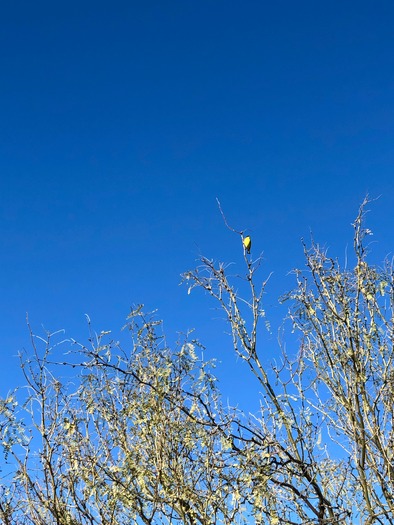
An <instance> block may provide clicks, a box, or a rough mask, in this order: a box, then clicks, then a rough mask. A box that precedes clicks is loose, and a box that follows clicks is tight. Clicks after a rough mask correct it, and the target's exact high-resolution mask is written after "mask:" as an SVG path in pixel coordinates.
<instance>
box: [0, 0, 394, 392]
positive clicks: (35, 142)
mask: <svg viewBox="0 0 394 525" xmlns="http://www.w3.org/2000/svg"><path fill="white" fill-rule="evenodd" d="M393 20H394V4H393V3H392V2H389V1H374V2H363V1H358V2H355V1H348V2H343V1H341V2H339V1H333V2H316V1H313V2H312V1H300V2H294V1H290V0H283V1H277V2H265V1H248V0H246V1H243V2H232V1H231V2H229V1H228V0H227V1H222V0H215V1H210V2H208V1H205V0H200V1H199V2H195V1H190V0H182V1H177V0H173V1H171V2H164V1H151V0H146V1H144V2H135V1H133V0H129V1H127V2H126V1H112V2H108V1H106V2H103V1H97V0H96V1H95V2H91V1H84V0H80V1H78V2H74V1H73V0H71V1H69V2H67V3H59V2H46V1H39V0H38V1H37V2H30V1H29V2H27V1H18V0H15V1H13V2H7V3H4V4H3V5H2V7H1V16H0V49H1V70H0V122H1V125H0V133H1V137H0V224H1V228H0V243H1V262H0V283H1V302H2V308H1V316H0V330H1V334H2V348H1V355H2V363H3V366H2V367H1V369H0V385H1V388H0V395H4V394H5V393H6V391H7V390H8V389H9V388H11V387H13V386H15V385H16V384H17V383H20V382H21V380H22V378H21V374H20V371H19V369H18V361H17V359H16V358H15V355H16V354H17V352H18V351H19V350H20V349H21V348H23V347H25V348H29V339H28V332H27V328H26V324H25V316H26V312H29V317H30V322H31V324H32V326H33V328H34V330H35V331H37V332H39V333H42V328H41V326H42V325H43V326H44V327H45V329H48V330H57V329H59V328H64V329H65V330H66V335H67V336H69V337H74V338H77V339H80V340H86V337H87V329H86V323H85V319H84V314H85V313H87V314H89V316H90V317H91V319H92V324H93V326H94V327H95V328H96V329H97V330H98V331H100V330H102V329H103V330H108V329H111V330H113V331H114V333H115V334H116V333H117V332H118V331H119V329H120V327H121V326H122V325H123V324H124V319H125V317H126V315H127V313H128V311H129V307H130V305H132V304H134V303H144V304H145V305H146V309H147V310H153V309H155V308H158V315H159V316H160V317H162V318H163V319H164V320H165V328H166V330H167V331H168V333H169V335H170V337H174V334H175V333H176V331H185V330H187V329H189V328H192V327H195V328H196V334H197V335H198V336H199V338H200V339H201V340H202V341H203V342H205V343H206V344H207V350H206V356H207V357H217V358H219V359H220V360H221V361H222V365H220V370H219V371H218V375H219V376H220V377H221V381H222V385H223V390H224V392H225V394H230V395H231V393H232V392H233V391H234V385H236V386H238V384H239V383H240V382H241V381H243V380H244V377H246V376H244V375H242V373H241V374H240V373H239V366H240V363H237V362H236V360H235V358H234V356H233V355H232V354H231V353H229V347H230V340H228V339H226V338H225V337H224V336H223V331H224V329H225V327H224V325H223V324H221V322H220V321H218V320H217V319H216V318H217V317H218V314H217V312H215V311H214V310H212V307H213V304H212V303H210V301H209V300H208V298H206V297H204V296H203V294H198V293H196V294H192V295H191V296H188V295H187V293H186V288H184V287H179V286H178V284H179V282H180V274H181V273H182V272H184V271H186V270H188V269H190V268H191V267H193V266H194V265H195V260H196V258H197V257H198V255H199V254H200V253H202V254H204V255H205V256H207V257H210V258H211V257H212V258H214V259H221V260H224V261H229V262H232V261H235V262H238V263H240V261H241V257H242V249H241V247H240V245H239V239H238V238H237V237H236V236H234V235H232V234H231V233H230V232H229V231H228V230H227V229H226V228H225V226H224V224H223V221H222V218H221V216H220V213H219V211H218V208H217V205H216V201H215V198H216V197H218V198H219V199H220V201H221V203H222V206H223V209H224V211H225V213H226V216H227V218H228V220H229V222H230V223H231V224H232V225H233V226H234V227H235V228H237V229H246V228H248V229H249V232H250V233H251V235H252V237H253V251H254V255H257V254H258V253H260V252H262V251H263V252H264V267H263V269H262V274H261V278H264V277H265V276H266V275H268V273H270V272H271V271H273V272H274V275H273V277H272V279H271V283H270V288H269V295H268V296H267V302H268V304H267V313H268V316H269V317H270V318H271V319H272V320H273V321H275V322H276V321H278V320H279V318H280V315H282V313H280V314H279V313H278V312H279V310H280V309H278V307H277V304H276V297H277V296H279V295H280V294H281V293H283V292H284V291H286V290H288V289H289V288H291V287H292V284H293V280H292V279H291V277H289V276H287V273H288V271H289V270H291V269H292V268H293V267H295V266H299V265H301V264H302V248H301V244H300V238H301V237H306V238H308V236H309V232H310V230H312V231H313V233H314V236H315V238H316V239H318V240H319V241H321V242H323V243H326V244H327V246H329V247H330V248H331V253H332V254H333V255H338V256H340V257H342V256H343V255H344V253H345V248H346V245H347V244H349V245H350V244H351V238H352V237H351V235H352V232H351V228H350V222H351V221H352V219H353V218H354V216H355V213H356V211H357V208H358V205H359V204H360V202H361V201H362V199H363V197H364V196H365V194H366V192H367V191H368V192H369V193H370V194H371V196H372V197H377V196H380V199H379V200H378V201H377V202H376V203H374V204H373V205H372V206H371V209H372V213H371V214H370V217H369V223H368V226H369V227H371V228H372V229H373V230H374V233H375V236H374V240H376V241H377V242H376V244H375V245H374V250H375V254H376V256H377V259H378V260H379V259H381V258H383V257H384V256H385V255H386V254H388V253H390V252H391V250H392V244H391V236H392V231H393V226H394V224H393V222H394V221H393V213H392V209H393V205H394V191H393V189H394V186H393V182H392V180H393V167H394V147H393V145H394V68H393V66H394V31H393ZM274 326H275V323H274ZM275 352H277V348H276V344H275V336H273V337H272V340H271V343H270V342H268V343H267V359H270V358H271V357H272V356H274V355H275ZM235 381H237V383H235ZM251 388H252V387H251ZM247 392H248V390H247V389H246V394H247Z"/></svg>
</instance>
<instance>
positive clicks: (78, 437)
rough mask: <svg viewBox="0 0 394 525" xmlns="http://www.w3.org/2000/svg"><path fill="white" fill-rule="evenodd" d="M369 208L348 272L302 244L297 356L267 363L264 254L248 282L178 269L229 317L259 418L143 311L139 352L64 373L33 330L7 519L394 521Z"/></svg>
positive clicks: (292, 315)
mask: <svg viewBox="0 0 394 525" xmlns="http://www.w3.org/2000/svg"><path fill="white" fill-rule="evenodd" d="M367 203H368V200H367V199H366V200H365V201H364V202H363V204H362V206H361V208H360V210H359V214H358V216H357V218H356V220H355V222H354V262H352V263H351V267H350V263H348V264H347V265H346V266H345V267H344V268H342V267H341V265H340V263H339V262H338V260H336V259H333V258H331V257H329V255H328V253H327V251H326V250H324V249H322V248H321V247H320V246H319V245H318V244H316V243H314V242H312V246H311V247H310V248H307V247H306V246H304V253H305V261H306V269H305V270H297V271H295V277H296V286H295V289H294V290H293V291H291V292H290V293H288V294H287V295H286V296H285V297H284V298H282V299H283V301H288V304H289V305H290V306H289V319H290V321H291V323H292V327H293V329H294V330H295V331H296V332H297V333H298V334H299V348H297V349H294V350H293V351H292V352H291V354H287V353H286V352H285V351H284V348H278V359H277V360H276V361H275V363H274V364H272V365H269V364H267V363H266V360H264V358H263V356H264V348H262V347H261V343H259V341H260V340H261V338H260V339H258V336H259V329H260V324H261V321H263V324H264V321H265V312H264V309H263V304H262V303H263V297H264V290H265V287H266V286H267V280H266V281H264V282H263V284H262V286H257V282H258V271H259V269H260V265H261V257H259V258H257V260H253V259H252V258H251V256H250V255H249V254H248V253H247V252H246V251H244V262H245V268H246V274H245V275H244V276H243V277H242V276H241V280H242V282H241V284H240V286H238V284H237V283H236V282H235V281H234V278H232V277H231V275H229V272H228V266H226V265H225V264H223V263H215V262H214V261H211V260H209V259H207V258H205V257H202V258H201V260H200V264H199V266H198V267H197V268H196V269H194V270H192V271H189V272H186V273H185V274H184V276H183V278H184V281H185V283H186V284H187V286H188V290H189V292H190V291H191V290H193V289H195V288H199V289H201V288H202V289H203V290H205V291H206V292H207V293H208V294H209V295H210V296H211V297H212V298H213V299H214V300H215V301H216V302H217V304H218V306H219V308H220V309H222V311H223V312H224V313H225V315H226V318H227V322H228V324H229V326H230V328H231V333H232V342H233V347H234V350H235V352H236V353H237V354H238V356H240V357H241V358H242V360H243V361H244V362H245V363H246V365H247V366H248V367H249V369H250V372H251V374H252V375H253V377H255V378H256V380H257V381H258V382H259V384H260V387H261V390H262V393H263V396H262V399H261V411H260V413H259V414H257V415H256V416H255V417H254V418H250V417H247V416H246V415H245V414H244V413H242V412H241V411H239V410H236V409H234V408H231V407H228V406H226V405H224V404H223V402H222V401H221V398H220V392H219V391H218V386H217V382H216V380H215V377H214V376H213V374H212V367H213V364H212V363H206V362H204V361H203V360H202V359H201V358H200V357H198V354H199V343H198V341H196V340H193V339H192V338H191V334H186V335H185V337H184V338H183V339H182V340H181V341H180V342H179V343H178V344H177V345H176V347H175V348H174V349H172V350H171V349H170V348H168V346H167V345H166V342H165V338H164V335H163V333H162V327H161V323H160V322H159V321H157V320H156V318H155V317H154V316H153V317H152V316H146V315H145V314H144V313H143V311H142V309H141V308H140V307H139V308H135V309H133V310H132V312H131V314H130V316H129V319H128V324H127V328H128V329H129V331H130V335H131V350H124V349H123V348H122V347H121V345H120V344H119V343H117V342H116V341H113V340H111V339H110V334H109V333H104V332H102V333H100V334H99V335H97V336H96V335H94V334H93V333H92V335H91V337H90V340H89V345H86V346H85V345H79V344H77V343H76V342H73V345H72V349H73V354H72V355H71V357H69V359H68V362H67V365H66V366H64V365H62V364H60V363H55V362H53V357H52V354H53V343H52V340H53V337H52V336H51V335H48V337H47V339H46V340H45V341H43V340H40V339H39V338H37V337H35V336H34V335H32V342H33V357H32V358H30V357H27V356H24V357H22V361H21V363H22V368H23V371H24V374H25V378H26V381H27V391H28V395H27V396H26V398H25V401H24V405H23V406H22V409H21V410H19V412H18V407H17V404H16V403H17V397H18V393H17V392H16V393H14V394H12V395H10V396H8V398H7V399H5V400H3V401H2V404H1V406H0V414H1V419H0V431H1V435H2V443H3V447H4V452H5V455H6V460H7V462H8V464H7V467H6V470H7V472H5V473H4V476H5V480H4V483H3V490H2V492H1V493H0V520H1V523H4V524H9V523H21V524H30V523H34V524H41V523H42V524H44V523H45V524H46V523H56V524H59V525H66V524H90V525H93V524H103V525H104V524H105V525H107V524H108V525H109V524H111V525H117V524H123V523H130V522H136V523H144V524H152V525H155V524H161V523H185V524H190V525H198V524H201V525H208V524H210V525H211V524H212V525H213V524H219V523H224V524H230V523H242V522H244V523H253V522H255V523H258V524H260V523H261V524H262V523H268V524H272V525H275V524H319V525H323V524H325V525H327V524H353V523H366V524H374V523H379V524H390V523H394V459H393V455H394V450H393V441H394V434H393V411H394V409H393V407H394V367H393V352H394V351H393V314H394V312H393V306H394V279H393V268H392V265H391V264H389V263H386V264H385V266H384V267H383V268H377V267H375V266H374V265H372V264H370V263H369V261H368V250H367V245H366V241H367V239H368V236H369V235H370V233H371V232H370V231H369V230H368V229H366V228H365V227H364V223H365V212H366V206H367ZM226 225H227V226H228V224H227V222H226ZM230 229H231V230H232V231H233V232H234V233H235V234H236V235H239V236H240V239H241V241H242V239H243V232H237V231H235V230H233V229H232V228H230ZM235 279H238V278H237V277H236V278H235ZM245 284H246V288H247V289H248V295H247V296H245V297H242V296H241V295H240V292H238V291H237V290H238V289H239V288H241V289H243V288H245V286H244V285H245ZM236 286H237V288H236ZM38 342H41V343H42V344H43V345H44V349H43V350H40V349H38V348H37V343H38ZM279 357H280V358H281V366H278V362H279ZM59 366H60V367H61V366H63V368H65V369H66V370H68V368H69V367H74V368H72V370H73V371H74V377H72V378H69V379H68V380H67V379H66V378H62V376H61V373H60V372H59ZM75 371H77V374H75ZM27 414H28V415H29V417H30V418H31V420H30V421H28V420H27V419H26V415H27ZM23 417H24V419H23Z"/></svg>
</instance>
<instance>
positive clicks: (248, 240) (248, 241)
mask: <svg viewBox="0 0 394 525" xmlns="http://www.w3.org/2000/svg"><path fill="white" fill-rule="evenodd" d="M242 242H243V244H244V248H245V250H246V253H250V249H251V247H252V239H251V238H250V237H249V235H248V236H247V237H244V238H243V240H242Z"/></svg>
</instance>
